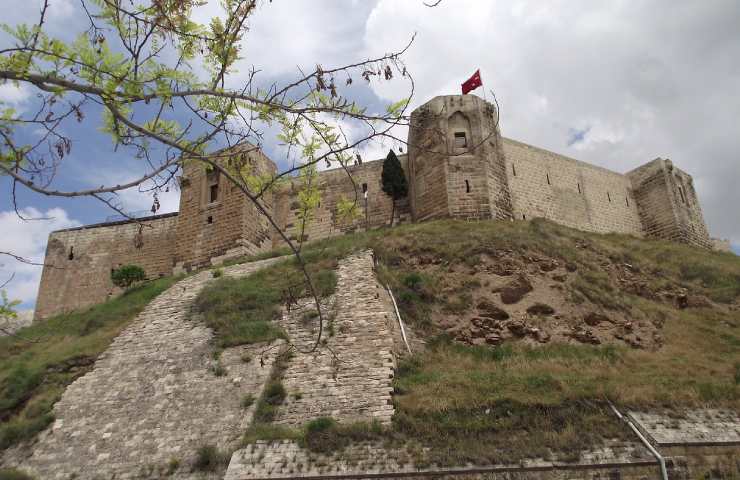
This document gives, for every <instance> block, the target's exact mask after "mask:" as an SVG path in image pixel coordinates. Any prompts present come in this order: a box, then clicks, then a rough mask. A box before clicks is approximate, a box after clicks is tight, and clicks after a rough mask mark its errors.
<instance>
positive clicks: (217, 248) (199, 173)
mask: <svg viewBox="0 0 740 480" xmlns="http://www.w3.org/2000/svg"><path fill="white" fill-rule="evenodd" d="M214 155H218V156H222V157H220V158H218V159H217V161H219V162H221V164H223V165H226V166H229V165H230V166H237V165H238V166H239V168H241V169H242V171H251V174H252V175H268V176H269V175H272V174H274V173H275V171H276V169H277V167H276V166H275V164H274V163H273V162H272V160H270V159H269V158H267V156H266V155H265V154H264V153H262V151H261V150H259V149H258V148H257V147H254V146H251V145H244V146H242V147H240V148H239V149H231V150H228V151H221V152H217V153H216V154H214ZM180 190H181V193H180V213H179V215H178V217H179V218H178V222H177V246H176V249H175V258H174V263H175V270H181V269H184V270H190V269H191V268H193V267H199V266H203V265H210V264H211V261H212V259H213V261H214V263H218V257H222V256H228V257H234V256H240V255H247V254H253V253H258V252H260V251H263V250H269V249H271V248H272V241H271V237H272V230H271V227H270V225H269V223H268V221H267V219H266V218H265V217H264V216H263V215H260V214H259V212H258V211H257V207H255V206H254V204H252V202H250V201H249V200H247V198H246V197H245V196H244V194H243V193H242V191H241V190H240V189H239V188H238V187H237V186H235V185H233V184H232V183H231V182H229V181H228V180H227V179H225V178H221V175H219V172H218V171H216V170H211V171H207V170H206V169H204V168H203V165H202V164H201V163H196V162H190V163H186V164H185V166H184V168H183V175H182V177H181V178H180ZM272 204H273V199H272V194H271V193H269V192H268V193H266V194H265V196H264V197H263V205H264V206H265V208H266V210H267V211H272V209H273V205H272Z"/></svg>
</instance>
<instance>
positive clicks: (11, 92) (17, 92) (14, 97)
mask: <svg viewBox="0 0 740 480" xmlns="http://www.w3.org/2000/svg"><path fill="white" fill-rule="evenodd" d="M30 96H31V92H30V91H29V89H28V87H27V86H25V84H21V85H18V86H16V85H13V84H12V83H10V82H6V83H4V84H2V85H0V102H4V103H8V104H10V105H13V106H18V105H20V104H21V103H23V102H25V101H26V100H28V98H29V97H30Z"/></svg>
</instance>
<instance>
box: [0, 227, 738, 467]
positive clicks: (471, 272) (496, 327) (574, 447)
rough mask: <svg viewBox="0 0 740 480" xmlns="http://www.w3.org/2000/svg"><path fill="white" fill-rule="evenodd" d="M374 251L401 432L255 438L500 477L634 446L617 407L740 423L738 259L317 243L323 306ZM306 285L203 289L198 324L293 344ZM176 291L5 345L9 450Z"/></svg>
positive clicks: (220, 333)
mask: <svg viewBox="0 0 740 480" xmlns="http://www.w3.org/2000/svg"><path fill="white" fill-rule="evenodd" d="M364 248H372V249H373V250H374V251H375V253H376V256H377V258H378V260H379V262H380V263H379V266H378V275H379V277H380V279H381V281H382V282H383V283H387V284H389V285H390V286H391V288H392V289H393V291H394V293H395V295H396V297H397V299H398V301H399V307H400V309H401V313H402V316H403V318H404V320H405V321H406V322H407V323H408V326H409V327H410V330H411V337H412V343H413V346H414V355H413V356H406V357H405V358H404V359H403V360H402V361H401V362H400V364H399V368H398V371H397V372H396V379H395V395H394V402H395V406H396V412H397V413H396V416H395V417H394V420H393V426H392V427H391V428H390V429H389V430H382V429H378V428H377V427H376V426H372V425H364V426H363V425H355V426H348V425H344V426H342V425H336V424H335V423H333V422H330V421H323V422H320V423H319V424H316V425H309V426H308V427H307V428H306V429H305V430H303V431H301V432H295V431H293V432H289V431H285V430H284V429H275V428H272V429H271V428H270V425H269V418H267V417H266V418H267V420H266V421H265V422H264V424H262V425H260V428H259V429H258V430H253V431H251V432H249V435H248V439H250V440H253V439H255V438H274V437H292V438H301V439H303V441H305V442H306V444H307V445H309V446H311V447H312V448H317V449H320V448H324V447H326V445H327V442H329V443H331V442H336V439H337V438H347V439H349V440H352V439H364V438H377V437H380V436H382V437H383V438H385V439H388V440H394V439H395V440H398V441H401V442H404V443H408V442H418V443H419V444H420V445H425V446H427V447H430V448H431V452H432V454H433V455H432V456H433V457H434V459H435V461H437V462H439V463H443V464H453V463H459V462H466V461H470V462H490V461H496V460H501V459H503V458H505V459H507V460H514V459H516V458H517V455H521V454H522V453H526V454H529V455H536V454H545V453H546V452H548V451H557V452H562V453H563V454H564V455H566V456H567V455H569V454H573V452H576V451H578V450H580V449H582V448H584V447H586V446H590V445H592V444H594V443H596V442H598V441H599V440H600V439H603V438H621V437H624V436H625V435H627V433H626V432H625V431H624V429H623V427H622V425H620V424H619V423H618V422H616V421H615V420H614V417H613V416H612V415H611V414H610V413H609V411H608V409H607V406H606V400H607V399H609V400H611V401H612V402H614V403H615V404H617V405H618V406H619V407H621V408H636V409H663V408H670V409H673V410H675V411H677V412H680V410H681V409H684V408H693V407H701V406H717V407H728V408H732V409H736V410H737V409H740V257H737V256H735V255H733V254H728V253H717V252H710V251H705V250H700V249H695V248H691V247H687V246H684V245H679V244H673V243H667V242H658V241H647V240H640V239H636V238H633V237H629V236H623V235H597V234H590V233H584V232H580V231H576V230H571V229H568V228H565V227H561V226H558V225H555V224H552V223H550V222H547V221H541V220H534V221H529V222H499V221H487V222H462V221H438V222H428V223H421V224H413V225H404V226H400V227H397V228H394V229H390V230H387V229H386V230H379V231H372V232H367V233H360V234H354V235H347V236H342V237H336V238H333V239H328V240H324V241H321V242H317V243H314V244H310V245H307V246H306V247H305V250H304V254H305V257H306V259H307V261H308V262H309V269H310V271H311V272H312V273H313V274H314V278H315V279H316V283H317V287H318V290H319V292H320V294H321V295H323V296H326V295H330V294H331V293H332V292H333V291H334V290H335V288H336V278H335V276H334V274H333V269H334V268H335V267H336V265H337V262H338V260H339V259H341V258H342V257H344V256H346V255H347V254H349V253H351V252H352V251H356V250H359V249H364ZM283 253H285V252H284V251H276V252H272V253H271V255H278V254H283ZM247 260H252V259H241V261H247ZM300 281H301V277H300V274H299V271H298V269H297V268H296V266H295V263H294V262H293V261H292V260H288V261H285V262H280V263H277V264H275V265H273V266H271V267H268V268H266V269H264V270H262V271H260V272H258V273H257V274H255V275H252V276H251V277H247V278H242V279H226V278H221V279H218V280H217V281H215V282H214V283H213V284H212V285H211V286H210V287H207V288H206V289H204V291H203V292H202V293H201V295H200V296H199V297H198V299H197V300H196V310H198V311H200V313H201V314H202V318H203V319H204V320H205V321H206V322H207V323H208V324H209V325H210V326H211V327H212V328H213V329H214V330H215V333H216V335H215V338H214V348H215V349H219V348H226V347H229V346H233V345H238V344H240V343H250V342H257V341H265V340H268V339H270V338H276V337H281V336H285V333H284V332H282V331H280V329H278V328H277V327H276V326H275V325H274V324H272V320H273V319H274V317H275V316H276V315H278V314H279V312H280V306H281V302H282V301H283V295H284V291H285V289H286V288H287V287H288V286H291V285H297V284H300ZM171 282H172V279H164V280H161V281H159V282H154V283H152V284H150V285H148V286H146V287H144V288H143V289H141V290H136V291H134V292H131V293H130V294H128V295H125V296H123V297H120V298H118V299H115V300H112V301H110V302H107V303H106V304H103V305H100V306H98V307H95V308H93V309H91V310H89V311H87V312H82V313H76V314H71V315H66V316H62V317H57V318H55V319H52V320H50V321H49V322H48V323H44V324H42V325H38V326H34V327H31V328H30V329H25V330H22V331H21V332H19V335H20V336H21V337H29V338H33V339H36V340H37V341H35V342H27V341H24V340H22V339H20V338H15V339H12V338H6V339H0V399H2V400H1V401H2V403H0V422H2V423H0V448H3V447H6V446H8V445H11V444H13V443H15V442H17V441H18V440H19V439H23V438H28V437H29V436H31V435H33V433H35V432H36V431H38V430H39V429H41V428H43V427H44V426H45V425H47V424H48V422H49V421H50V413H49V412H50V408H51V405H52V404H53V402H54V401H56V399H57V398H58V397H59V395H60V393H61V391H62V390H63V388H64V386H65V385H66V384H68V383H69V382H70V381H72V380H73V379H74V378H76V377H77V376H79V375H80V374H82V373H84V372H85V371H86V369H88V368H89V366H90V364H91V362H92V359H94V357H95V356H97V355H98V354H99V353H100V352H102V351H103V350H104V348H105V347H106V346H107V345H108V344H109V342H110V340H111V339H112V338H114V336H115V335H116V334H117V333H118V332H119V331H120V329H122V328H123V327H124V326H125V325H126V324H127V322H128V321H130V319H132V318H133V316H134V315H135V314H136V313H137V312H138V311H140V310H141V308H143V306H144V305H145V304H146V302H147V301H149V300H150V299H151V298H153V297H154V295H156V294H157V293H159V292H160V291H162V290H163V289H164V288H165V287H166V286H167V285H169V284H170V283H171ZM294 293H295V294H296V295H298V296H300V295H305V289H303V288H301V287H299V288H298V289H297V290H296V291H295V292H294ZM308 320H310V319H308ZM258 411H259V410H258ZM330 438H333V439H334V440H331V441H330V440H329V439H330Z"/></svg>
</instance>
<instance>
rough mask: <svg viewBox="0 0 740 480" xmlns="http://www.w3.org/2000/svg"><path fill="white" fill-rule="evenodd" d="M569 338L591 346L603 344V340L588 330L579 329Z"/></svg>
mask: <svg viewBox="0 0 740 480" xmlns="http://www.w3.org/2000/svg"><path fill="white" fill-rule="evenodd" d="M569 336H570V337H571V338H573V339H575V340H578V341H579V342H581V343H590V344H591V345H599V344H600V343H601V340H599V339H598V338H597V337H596V335H594V332H592V331H591V330H589V329H588V328H577V329H575V330H573V331H572V332H571V333H570V335H569Z"/></svg>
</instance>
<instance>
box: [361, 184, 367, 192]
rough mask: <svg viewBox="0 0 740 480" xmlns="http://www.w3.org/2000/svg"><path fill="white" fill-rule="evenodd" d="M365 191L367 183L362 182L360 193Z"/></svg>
mask: <svg viewBox="0 0 740 480" xmlns="http://www.w3.org/2000/svg"><path fill="white" fill-rule="evenodd" d="M366 192H367V183H363V184H362V193H366Z"/></svg>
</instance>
